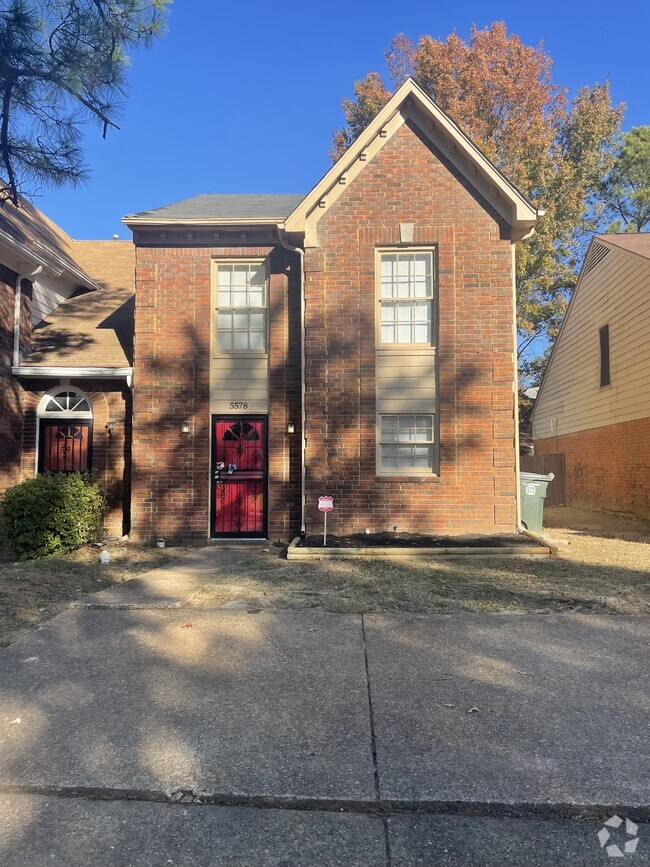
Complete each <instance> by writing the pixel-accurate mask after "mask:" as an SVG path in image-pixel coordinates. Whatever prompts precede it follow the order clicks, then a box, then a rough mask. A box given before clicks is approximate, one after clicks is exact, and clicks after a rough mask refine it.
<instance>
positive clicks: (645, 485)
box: [535, 418, 650, 518]
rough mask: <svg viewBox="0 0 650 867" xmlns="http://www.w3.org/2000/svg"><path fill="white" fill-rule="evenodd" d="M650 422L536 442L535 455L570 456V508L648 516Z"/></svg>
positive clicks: (568, 503)
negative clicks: (615, 511)
mask: <svg viewBox="0 0 650 867" xmlns="http://www.w3.org/2000/svg"><path fill="white" fill-rule="evenodd" d="M649 450H650V418H644V419H638V420H636V421H627V422H621V423H620V424H613V425H607V426H605V427H598V428H592V429H591V430H583V431H579V432H578V433H572V434H564V435H563V436H558V437H550V438H548V439H543V440H536V441H535V452H536V454H540V455H545V454H557V453H563V454H564V455H565V456H566V500H567V505H568V506H586V507H587V508H592V509H593V508H601V509H615V510H617V511H621V512H632V513H634V514H636V515H640V516H642V517H645V518H650V451H649Z"/></svg>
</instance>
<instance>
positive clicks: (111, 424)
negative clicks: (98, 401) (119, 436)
mask: <svg viewBox="0 0 650 867" xmlns="http://www.w3.org/2000/svg"><path fill="white" fill-rule="evenodd" d="M116 425H117V422H116V421H115V419H111V420H110V421H107V422H106V424H105V425H104V428H105V429H106V432H107V433H108V435H109V437H112V436H113V431H114V430H115V426H116Z"/></svg>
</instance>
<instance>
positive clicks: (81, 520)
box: [0, 473, 104, 560]
mask: <svg viewBox="0 0 650 867" xmlns="http://www.w3.org/2000/svg"><path fill="white" fill-rule="evenodd" d="M103 514H104V497H103V494H102V492H101V491H100V489H99V487H98V486H97V485H95V484H93V483H92V482H91V480H90V478H89V477H88V476H87V475H82V474H80V473H69V474H66V473H44V474H43V475H40V476H35V477H34V478H33V479H26V480H25V481H24V482H21V483H20V484H19V485H16V486H15V487H13V488H9V490H8V491H6V492H5V494H4V496H3V498H2V500H1V501H0V536H1V537H2V539H3V541H4V543H5V544H6V546H7V548H8V549H9V550H10V551H11V553H12V554H13V555H14V556H15V557H17V558H18V559H19V560H34V559H36V558H37V557H46V556H47V555H48V554H61V553H64V552H65V551H73V550H74V549H75V548H79V547H80V546H81V545H84V544H85V543H86V542H89V541H90V540H91V539H93V538H96V535H97V533H98V532H99V529H100V527H101V521H102V516H103Z"/></svg>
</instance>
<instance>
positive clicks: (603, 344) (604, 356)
mask: <svg viewBox="0 0 650 867" xmlns="http://www.w3.org/2000/svg"><path fill="white" fill-rule="evenodd" d="M598 338H599V343H600V387H601V388H603V387H604V386H605V385H609V383H610V376H609V325H603V327H602V328H599V329H598Z"/></svg>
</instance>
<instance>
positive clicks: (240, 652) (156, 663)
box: [0, 552, 650, 865]
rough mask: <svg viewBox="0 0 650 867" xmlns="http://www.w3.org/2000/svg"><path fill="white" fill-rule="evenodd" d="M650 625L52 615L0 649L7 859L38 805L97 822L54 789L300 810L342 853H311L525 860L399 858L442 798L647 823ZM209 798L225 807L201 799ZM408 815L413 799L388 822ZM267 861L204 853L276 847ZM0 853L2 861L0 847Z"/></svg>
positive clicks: (569, 620)
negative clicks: (16, 812)
mask: <svg viewBox="0 0 650 867" xmlns="http://www.w3.org/2000/svg"><path fill="white" fill-rule="evenodd" d="M233 553H234V552H233ZM118 589H119V588H118ZM108 592H112V591H108ZM98 595H100V596H101V594H98ZM132 598H135V597H132ZM649 627H650V621H649V620H648V619H647V618H643V617H600V616H581V615H522V614H514V615H509V614H503V615H498V614H497V615H495V614H486V615H482V614H458V615H445V616H433V617H416V616H399V615H390V616H379V615H369V616H365V617H360V616H357V615H348V616H346V615H336V614H325V613H322V612H308V611H300V612H292V611H272V610H264V611H261V612H259V611H258V612H257V613H243V612H224V611H223V610H219V611H210V610H206V609H181V610H175V609H168V610H144V609H140V608H138V607H132V608H131V607H129V608H127V610H122V609H119V608H118V609H116V610H93V609H87V608H81V609H76V610H70V611H67V612H65V613H64V614H62V615H60V616H59V617H57V618H55V619H54V620H52V621H50V622H49V623H47V624H46V625H45V626H44V627H43V628H42V629H41V630H39V631H36V632H33V633H32V634H30V635H29V636H27V637H26V638H24V639H22V640H21V641H19V642H17V643H16V644H14V645H12V646H11V647H9V648H7V649H5V650H4V651H1V652H0V793H2V794H3V795H4V809H5V812H6V811H7V810H9V811H10V809H11V805H12V804H14V803H15V799H16V798H26V797H28V796H29V797H31V798H32V799H35V800H32V801H29V804H30V805H31V806H30V807H29V811H33V812H34V814H35V816H36V818H35V819H34V822H33V832H34V833H33V835H32V836H30V834H29V833H27V832H25V834H24V835H22V836H21V835H20V834H19V835H18V839H19V843H17V844H16V848H15V850H12V851H13V852H14V855H15V857H14V855H12V857H14V861H15V863H23V862H24V860H25V859H22V860H21V859H20V858H19V857H18V854H15V853H21V852H24V851H27V850H25V849H24V846H26V845H28V844H29V841H30V839H32V837H33V839H36V838H38V835H39V834H41V833H42V834H44V835H45V837H44V839H45V838H47V836H48V833H47V831H46V830H43V829H44V828H47V827H48V822H50V821H51V818H48V817H51V816H52V815H53V812H52V811H54V812H56V811H63V812H64V813H65V814H66V815H69V816H71V815H72V814H73V813H71V812H66V811H71V810H72V811H73V807H74V810H76V811H77V812H78V813H79V815H80V816H82V815H84V811H85V814H87V817H88V818H87V822H88V823H89V824H90V825H91V826H93V823H95V824H96V825H97V827H98V828H101V827H103V825H102V823H103V822H105V818H102V817H103V816H104V813H103V812H102V810H103V809H105V805H104V806H102V807H100V806H93V807H92V808H91V807H90V806H88V805H89V804H90V802H88V801H82V802H79V801H72V800H71V799H70V797H69V796H71V795H75V796H79V795H81V796H83V797H85V798H102V799H112V801H113V805H114V807H115V811H117V810H118V806H117V805H118V802H119V805H120V806H119V810H120V811H123V810H125V809H127V807H125V806H124V802H125V801H126V800H127V799H136V800H138V801H140V802H141V803H140V806H138V807H137V809H136V807H135V805H133V804H130V805H128V807H129V809H131V808H132V809H133V815H134V816H138V815H140V814H141V813H142V814H143V815H144V814H146V815H148V816H149V815H150V816H153V815H154V814H155V815H158V814H157V813H156V812H155V811H156V810H161V809H162V810H171V811H181V810H185V811H187V809H188V807H189V808H190V809H189V813H188V815H191V818H192V822H198V821H199V819H198V815H199V814H200V813H201V811H203V812H204V814H205V817H206V818H205V821H206V822H207V823H208V825H206V828H207V827H208V826H209V825H210V823H212V822H216V823H217V824H218V823H219V822H226V824H227V822H232V821H235V820H234V819H233V816H236V815H239V816H241V821H242V822H244V823H246V822H249V821H252V819H251V816H252V815H253V814H252V813H251V814H250V815H249V813H248V812H246V811H253V813H254V811H255V810H257V811H258V813H257V814H255V815H256V816H257V818H256V819H255V821H256V822H257V821H259V822H262V823H264V822H270V821H272V822H276V826H275V827H277V828H279V829H280V831H278V833H279V835H280V836H279V839H284V838H285V837H287V835H288V837H287V839H289V838H290V837H291V835H292V834H294V832H295V831H296V828H298V826H300V827H302V828H303V831H301V832H300V833H303V832H304V834H306V835H307V836H306V838H305V839H311V837H312V835H315V836H314V838H313V839H314V840H317V839H320V837H319V835H325V838H327V839H329V840H330V843H331V844H332V847H333V848H332V849H331V852H330V850H329V849H328V850H327V852H330V854H331V855H332V858H334V854H332V853H336V852H337V851H339V850H338V849H337V846H338V844H336V840H337V839H338V836H337V835H343V837H342V838H341V840H343V838H345V840H347V841H348V842H347V843H346V842H341V843H340V847H341V848H340V852H341V853H345V852H346V851H347V849H346V847H348V848H349V853H348V855H346V856H344V857H343V856H342V857H341V861H336V860H331V859H330V860H328V858H330V854H323V855H322V858H321V859H320V860H319V859H318V858H316V859H315V860H314V858H311V860H310V861H309V863H312V864H329V863H346V864H357V863H359V864H366V863H367V864H383V863H390V864H398V863H399V864H407V863H408V864H410V863H413V864H416V863H422V864H424V863H440V864H444V863H459V864H460V863H480V864H483V863H485V864H488V863H490V864H491V863H494V864H496V863H521V861H520V860H518V859H517V858H516V859H515V860H513V861H512V862H509V861H508V860H506V859H505V856H504V860H501V861H493V862H492V861H480V860H476V858H478V855H477V853H476V852H474V855H473V856H472V857H473V858H474V860H466V861H462V860H459V861H458V862H454V861H449V862H445V861H444V860H442V858H441V857H438V860H435V861H434V860H432V861H427V860H426V859H425V860H417V859H418V858H420V856H419V855H417V851H419V849H418V847H420V849H421V847H422V846H424V847H425V848H424V849H422V851H423V852H425V851H426V846H425V842H424V840H425V838H426V839H429V837H430V836H431V834H433V838H432V839H435V840H437V839H439V838H444V837H445V834H447V833H448V829H449V828H452V829H453V828H455V829H456V831H455V832H454V833H456V832H457V834H459V835H460V836H462V835H461V832H460V830H459V828H460V827H461V825H462V823H461V825H459V824H458V822H460V817H456V824H454V822H453V821H452V819H453V818H454V817H453V816H451V815H447V816H445V815H444V814H445V813H453V812H460V813H463V814H466V818H467V821H468V822H470V824H471V825H472V827H474V828H475V829H476V828H482V829H483V830H480V833H481V834H485V835H487V836H488V837H489V836H490V834H492V831H490V830H489V829H490V828H491V827H492V825H490V822H497V823H501V824H499V826H498V827H500V828H501V829H502V830H503V829H504V828H505V825H504V824H503V823H504V822H506V821H510V819H506V818H505V817H508V816H515V817H517V816H526V815H531V816H536V817H538V818H537V819H535V820H533V819H530V820H528V819H527V820H525V821H526V822H529V821H533V825H530V826H525V827H526V828H527V830H526V832H525V833H524V832H523V831H522V828H524V825H522V824H521V822H522V821H524V820H523V819H519V820H517V821H519V823H520V824H519V825H517V827H518V828H519V831H518V832H517V833H519V834H522V833H523V837H522V839H527V837H526V834H529V835H532V836H531V838H530V839H534V838H535V835H536V834H537V832H538V831H540V828H541V827H542V826H540V825H535V824H534V822H535V821H537V822H539V821H541V819H540V818H539V817H545V818H544V821H547V822H551V825H548V826H544V827H546V829H547V831H548V833H549V834H550V838H553V834H552V833H551V832H550V831H549V829H552V827H554V826H552V823H553V822H556V821H558V820H559V819H558V817H566V816H572V815H573V816H578V815H582V814H591V815H594V816H605V814H607V815H611V813H612V812H617V811H618V812H620V813H622V814H624V815H626V816H628V817H629V818H636V819H639V818H647V816H648V805H650V763H649V761H648V755H647V734H648V728H647V724H648V718H649V711H650V702H649V695H648V673H649V672H648V665H647V659H648V646H649V642H648V637H649V634H650V628H649ZM39 798H40V799H43V798H45V799H46V801H47V803H48V804H49V805H50V806H49V807H48V810H47V811H44V810H43V809H42V804H43V803H45V802H44V801H43V800H39ZM48 798H49V801H48V800H47V799H48ZM52 799H54V800H53V801H52ZM152 802H153V803H152ZM156 802H159V803H156ZM84 804H85V805H86V806H83V805H84ZM53 805H54V806H53ZM213 805H214V806H213ZM227 805H231V806H227ZM154 807H155V809H154ZM32 808H33V810H32ZM273 808H275V809H276V810H277V809H278V808H281V809H280V812H279V813H278V814H277V817H276V812H273ZM111 809H112V808H111ZM226 809H228V810H231V811H232V810H240V811H243V812H241V813H227V814H226V813H220V814H219V815H220V816H221V818H218V817H217V815H216V814H214V815H213V814H212V813H210V811H215V810H219V811H223V810H226ZM152 810H153V813H151V812H147V811H152ZM29 811H28V812H29ZM305 811H307V812H305ZM314 811H316V812H314ZM341 811H342V812H343V815H341ZM109 812H110V811H109ZM410 813H420V814H424V815H420V816H419V817H417V816H415V815H414V816H412V817H411V818H410V819H409V820H408V822H407V821H406V820H405V821H404V822H402V821H401V820H400V821H399V822H397V816H398V814H407V815H408V814H410ZM208 814H210V815H211V816H212V818H210V819H209V820H208V818H207V817H208ZM290 814H291V815H293V816H294V818H293V819H292V820H291V819H290V818H288V816H289V815H290ZM337 814H338V815H337ZM437 814H442V815H437ZM180 815H181V814H180V812H179V813H173V814H172V813H169V814H167V813H165V816H166V817H167V818H166V819H165V822H167V821H168V822H169V823H171V824H170V826H169V827H170V828H171V827H175V825H174V823H176V822H178V821H180V820H179V818H178V817H179V816H180ZM386 816H392V817H393V818H392V819H391V822H392V823H393V824H391V825H390V826H389V824H388V823H387V819H386ZM228 817H230V818H228ZM274 817H276V818H277V821H276V818H274ZM373 817H374V818H373ZM436 817H437V818H436ZM443 818H444V820H445V821H442V820H443ZM371 819H372V821H370V820H371ZM438 820H439V821H438ZM52 821H53V820H52ZM70 821H72V820H70ZM80 821H81V819H80ZM83 821H86V820H83ZM138 821H139V820H138ZM143 821H145V820H144V819H143ZM147 821H148V820H147ZM151 821H152V822H153V819H151ZM157 821H158V819H156V822H157ZM436 821H438V824H436ZM440 822H442V824H440ZM43 823H45V824H43ZM332 823H334V824H333V825H332ZM373 823H374V824H373ZM481 823H487V824H486V825H482V824H481ZM19 824H20V823H19ZM27 824H28V825H29V824H30V823H27ZM330 826H332V828H333V827H334V826H335V827H336V828H338V830H337V831H334V830H331V829H330V830H329V831H328V830H327V828H330ZM39 829H41V830H39ZM282 829H284V830H282ZM399 829H401V830H399ZM418 829H419V830H418ZM427 829H428V830H427ZM431 829H433V830H431ZM446 829H447V830H446ZM536 829H537V830H536ZM389 832H390V833H389ZM97 833H99V831H98V832H97ZM170 833H172V832H171V831H170ZM205 833H208V831H207V830H206V831H205ZM214 833H215V834H217V831H214ZM219 833H221V832H219ZM223 833H224V834H226V832H225V831H224V832H223ZM233 833H234V832H233ZM256 833H257V832H256ZM265 833H267V832H265ZM268 833H269V834H271V832H270V831H269V832H268ZM449 833H452V832H451V831H449ZM463 833H464V832H463ZM499 833H501V832H499ZM512 833H514V830H513V831H512ZM540 833H542V832H541V831H540ZM544 833H546V831H544ZM572 833H573V832H572ZM576 833H577V832H576ZM590 833H591V832H590ZM346 834H348V835H351V836H349V837H346V836H345V835H346ZM427 834H428V835H429V837H427ZM494 834H496V831H494ZM504 834H505V836H504V838H503V839H504V840H505V841H507V839H509V838H508V834H507V833H505V832H504ZM581 834H582V831H580V832H579V833H578V837H580V835H581ZM359 835H360V836H359ZM368 835H369V836H368ZM422 835H424V836H422ZM226 836H227V834H226ZM272 836H273V835H272V834H271V837H272ZM452 836H453V834H452ZM550 838H549V839H550ZM576 839H578V838H576ZM580 839H581V837H580ZM590 839H591V838H590ZM20 841H22V842H20ZM391 841H392V842H391ZM400 841H401V842H400ZM456 842H457V844H458V845H460V843H459V840H457V841H456ZM647 842H648V851H649V852H650V840H648V841H647ZM596 843H597V841H596ZM188 845H189V844H188ZM237 845H239V844H237ZM278 845H280V844H278ZM287 845H288V843H287ZM309 845H311V844H309ZM314 845H315V846H316V843H314ZM450 845H451V844H450ZM504 845H505V843H504ZM522 845H523V844H522ZM531 845H532V844H531ZM576 845H577V844H576ZM580 845H582V844H580ZM21 846H23V849H21ZM377 846H378V847H379V848H378V849H377V848H376V847H377ZM400 846H401V847H402V849H403V850H404V851H407V850H408V852H410V853H411V854H410V855H404V857H403V858H402V860H400V857H401V856H398V854H397V853H398V850H399V849H400ZM567 846H569V849H570V845H569V843H568V842H567ZM355 847H360V848H359V849H358V851H357V849H356V848H355ZM280 848H281V847H280ZM307 848H309V846H308V847H307ZM272 849H273V846H271V849H270V850H269V851H271V850H272ZM452 849H453V850H454V851H459V852H460V851H461V849H462V847H461V849H458V846H456V848H455V849H454V847H453V846H452ZM188 851H189V850H188ZM314 851H316V850H314ZM318 851H320V850H318ZM450 851H451V850H450ZM494 851H497V850H494ZM567 851H569V850H567ZM323 852H324V853H325V849H324V850H323ZM358 852H361V855H359V856H358V857H357V855H358ZM371 852H379V853H380V854H379V855H377V856H375V855H374V854H373V855H372V856H371V855H370V853H371ZM414 852H415V853H416V854H412V853H414ZM594 852H596V854H600V850H594ZM355 853H357V854H355ZM363 853H365V854H363ZM386 853H388V854H386ZM591 854H592V855H593V853H591ZM21 857H22V856H21ZM134 857H135V856H134ZM224 857H225V856H224ZM273 857H274V856H273ZM337 857H338V856H337ZM422 857H424V855H423V856H422ZM458 857H459V858H460V857H461V856H460V855H459V856H458ZM463 857H464V856H463ZM468 857H469V856H468ZM549 857H550V856H549ZM260 858H261V856H260ZM269 858H270V860H267V861H265V860H263V859H262V860H259V858H257V859H256V857H253V855H252V854H251V858H250V860H249V861H246V860H244V861H240V862H236V861H232V862H231V861H228V860H221V861H218V860H216V857H215V858H213V859H212V861H210V862H207V861H206V863H210V864H221V863H223V864H226V863H233V864H234V863H251V864H258V863H260V864H262V863H263V864H266V863H269V864H270V863H273V864H276V863H277V864H280V863H283V862H282V861H281V860H273V858H272V857H271V856H269ZM359 858H360V859H361V860H359ZM364 858H365V859H366V860H363V859H364ZM355 859H356V860H355ZM377 859H378V860H377ZM409 859H410V860H409ZM26 860H27V861H28V862H29V863H34V864H36V863H40V862H38V861H37V860H35V859H34V858H27V859H26ZM62 860H65V859H62ZM525 860H527V861H529V862H530V863H531V864H533V863H540V864H542V863H548V864H549V865H550V864H553V863H558V864H559V863H563V862H561V861H557V860H556V861H555V862H554V861H553V860H549V861H548V862H543V861H538V862H535V861H533V860H531V858H528V857H527V858H526V859H525ZM0 863H2V864H5V863H7V864H11V863H12V861H11V860H7V859H3V856H2V849H1V848H0ZM43 863H45V862H43ZM66 863H74V862H70V861H66ZM79 863H83V862H79ZM96 863H101V862H96ZM107 863H116V864H120V863H125V864H126V863H137V864H148V863H165V861H164V860H162V861H160V860H158V861H151V862H149V861H147V860H134V861H133V862H130V861H124V862H120V861H118V860H115V861H113V862H107ZM169 863H177V862H175V861H172V862H169ZM187 863H203V862H202V861H201V860H200V859H198V858H195V859H193V858H191V857H190V861H189V862H187ZM284 863H287V864H294V863H295V864H302V863H303V861H301V860H300V859H299V858H297V857H296V858H294V859H293V860H292V859H289V860H286V861H285V862H284ZM304 863H307V860H305V862H304ZM566 863H573V864H580V863H583V862H582V861H580V860H578V858H577V857H576V858H574V860H573V861H571V862H566ZM584 863H585V864H586V863H597V862H596V861H595V860H594V859H592V861H585V862H584ZM635 863H642V862H641V861H640V860H638V859H637V861H636V862H635Z"/></svg>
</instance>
